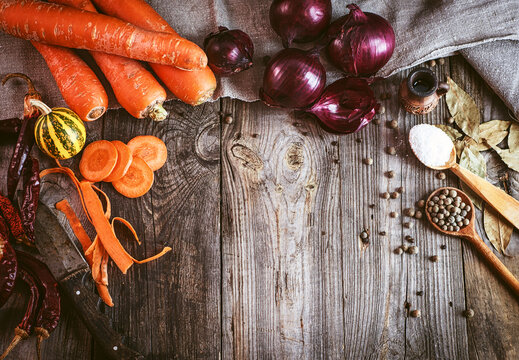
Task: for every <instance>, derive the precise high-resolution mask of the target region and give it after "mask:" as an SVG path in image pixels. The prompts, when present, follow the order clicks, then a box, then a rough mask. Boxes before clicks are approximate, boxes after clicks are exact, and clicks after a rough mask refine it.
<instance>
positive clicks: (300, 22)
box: [270, 0, 332, 48]
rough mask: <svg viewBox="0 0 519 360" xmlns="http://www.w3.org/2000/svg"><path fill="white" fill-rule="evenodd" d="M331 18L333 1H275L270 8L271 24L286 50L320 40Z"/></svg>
mask: <svg viewBox="0 0 519 360" xmlns="http://www.w3.org/2000/svg"><path fill="white" fill-rule="evenodd" d="M331 17H332V2H331V0H274V2H272V5H271V6H270V24H271V25H272V28H273V29H274V31H275V32H276V33H277V34H278V35H279V36H281V40H282V42H283V46H284V47H286V48H288V47H290V45H291V44H292V41H295V42H308V41H313V40H316V39H318V38H319V36H320V35H321V34H322V33H323V32H324V31H325V30H326V28H327V27H328V24H330V19H331Z"/></svg>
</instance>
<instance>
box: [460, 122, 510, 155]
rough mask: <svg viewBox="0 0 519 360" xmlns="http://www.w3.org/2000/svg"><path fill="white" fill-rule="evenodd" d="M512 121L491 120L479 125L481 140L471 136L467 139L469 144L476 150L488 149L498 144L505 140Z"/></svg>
mask: <svg viewBox="0 0 519 360" xmlns="http://www.w3.org/2000/svg"><path fill="white" fill-rule="evenodd" d="M509 126H510V121H505V120H490V121H487V122H485V123H482V124H480V125H479V141H478V142H476V141H474V140H472V139H470V138H468V139H467V142H468V144H469V145H471V146H472V148H473V149H474V150H477V151H486V150H490V149H491V147H492V146H496V145H497V144H499V143H500V142H501V141H503V140H504V139H505V137H506V135H508V131H507V129H508V127H509Z"/></svg>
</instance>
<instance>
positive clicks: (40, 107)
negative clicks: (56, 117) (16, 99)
mask: <svg viewBox="0 0 519 360" xmlns="http://www.w3.org/2000/svg"><path fill="white" fill-rule="evenodd" d="M29 103H30V104H31V106H34V107H35V108H36V109H38V110H40V111H41V113H42V114H43V115H49V114H50V113H51V112H52V109H51V108H50V107H48V106H47V104H45V103H44V102H43V101H40V100H36V99H30V100H29Z"/></svg>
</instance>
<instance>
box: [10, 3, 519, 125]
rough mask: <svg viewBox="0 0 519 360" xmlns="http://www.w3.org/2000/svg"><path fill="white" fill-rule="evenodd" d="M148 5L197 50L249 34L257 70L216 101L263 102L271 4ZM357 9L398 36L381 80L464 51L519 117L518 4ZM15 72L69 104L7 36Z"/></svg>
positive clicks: (340, 11)
mask: <svg viewBox="0 0 519 360" xmlns="http://www.w3.org/2000/svg"><path fill="white" fill-rule="evenodd" d="M121 1H124V0H121ZM149 1H150V2H151V4H152V6H153V7H154V8H155V9H156V10H157V11H158V12H159V13H160V14H161V15H162V16H163V17H164V18H165V19H166V20H167V21H168V22H169V23H170V24H172V25H173V27H174V28H175V29H176V30H177V31H178V32H179V33H180V34H182V35H183V36H185V37H186V38H188V39H190V40H192V41H194V42H196V43H197V44H199V45H202V43H203V39H204V37H205V36H206V35H207V34H208V33H210V32H212V31H215V30H216V28H217V26H218V25H223V26H226V27H228V28H231V29H232V28H239V29H241V30H243V31H245V32H246V33H248V34H249V35H250V36H251V38H252V40H253V42H254V46H255V54H254V64H255V65H254V67H253V68H252V69H251V70H248V71H245V72H242V73H240V74H238V75H235V76H233V77H231V78H223V79H222V80H221V83H220V86H219V89H218V92H217V94H216V96H215V98H216V97H218V96H230V97H234V98H238V99H242V100H245V101H255V100H257V99H258V89H259V88H260V86H261V81H262V76H263V70H264V64H263V58H264V57H265V56H266V55H269V56H271V55H273V54H275V53H276V52H277V51H279V50H281V48H282V47H281V41H280V40H279V38H278V36H277V35H276V34H275V33H274V31H273V30H272V28H271V27H270V24H269V16H268V11H269V7H270V3H271V1H270V0H196V1H193V0H162V1H161V0H149ZM332 2H333V19H335V18H337V17H339V16H342V15H344V14H345V13H347V10H346V4H348V3H349V2H348V1H342V0H332ZM357 4H358V5H359V6H360V8H361V9H363V10H364V11H369V12H375V13H378V14H380V15H382V16H383V17H385V18H386V19H387V20H388V21H389V22H390V23H391V24H392V25H393V28H394V30H395V34H396V49H395V52H394V55H393V57H392V58H391V60H390V61H389V63H388V64H387V65H386V66H385V67H384V68H383V69H381V71H380V72H379V75H382V76H389V75H391V74H394V73H396V72H398V71H400V70H402V69H405V68H408V67H411V66H414V65H417V64H419V63H421V62H423V61H426V60H429V59H435V58H438V57H442V56H447V55H450V54H453V53H454V52H456V51H460V50H461V53H462V54H463V56H465V57H466V58H467V59H468V61H469V62H470V63H471V64H472V65H473V66H474V67H475V69H476V70H477V71H478V72H479V73H480V74H481V76H482V77H483V78H484V79H485V80H486V81H487V82H488V83H489V85H490V86H491V87H492V88H493V89H494V90H495V91H496V93H497V94H498V95H499V96H501V98H502V99H503V100H504V101H505V103H506V104H507V105H508V106H509V107H510V109H511V110H512V111H513V112H514V113H515V114H516V115H519V91H517V90H518V88H519V71H518V65H517V63H518V59H519V42H518V41H517V40H519V0H412V1H408V0H407V1H406V0H394V1H379V0H366V1H357ZM505 40H507V41H505ZM510 40H516V41H510ZM463 49H465V50H463ZM85 58H86V59H88V55H86V54H85ZM322 60H323V62H324V63H325V64H326V66H327V68H328V70H329V72H328V82H330V81H333V80H335V79H337V78H339V77H340V76H341V75H340V73H339V72H338V71H336V70H334V69H333V67H331V66H330V65H329V64H327V62H326V59H324V57H323V59H322ZM9 72H23V73H25V74H27V75H29V76H30V77H31V78H32V79H33V80H34V81H35V83H36V86H37V87H38V89H39V90H40V91H41V92H42V93H43V95H44V99H45V100H46V101H47V102H48V104H49V105H50V106H60V105H64V102H63V100H62V99H61V95H60V94H59V91H58V89H57V87H56V84H55V83H54V80H53V78H52V76H51V75H50V73H49V71H48V69H47V67H46V65H45V62H44V61H43V59H42V57H41V56H40V55H39V53H38V52H37V51H36V50H35V49H34V48H33V47H32V46H31V44H30V43H29V42H27V41H24V40H20V39H16V38H13V37H11V36H9V35H6V34H3V33H2V34H0V74H1V75H4V74H6V73H9ZM100 77H101V76H100ZM106 88H107V91H108V92H109V96H110V97H111V104H112V106H114V107H116V106H118V105H117V102H116V101H115V99H114V97H113V94H112V93H111V90H110V89H109V86H106ZM24 91H25V88H24V86H23V84H22V83H18V84H15V83H12V84H11V83H9V85H8V86H5V87H4V88H3V89H0V108H1V109H2V112H1V115H0V118H8V117H14V116H18V115H19V114H20V107H21V98H20V97H21V95H23V94H24Z"/></svg>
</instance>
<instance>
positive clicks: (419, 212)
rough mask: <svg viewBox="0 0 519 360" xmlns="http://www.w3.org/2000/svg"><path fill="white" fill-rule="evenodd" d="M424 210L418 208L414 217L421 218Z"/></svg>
mask: <svg viewBox="0 0 519 360" xmlns="http://www.w3.org/2000/svg"><path fill="white" fill-rule="evenodd" d="M422 216H423V215H422V212H421V211H420V210H418V211H417V212H415V214H414V218H415V219H421V218H422Z"/></svg>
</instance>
